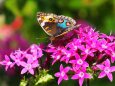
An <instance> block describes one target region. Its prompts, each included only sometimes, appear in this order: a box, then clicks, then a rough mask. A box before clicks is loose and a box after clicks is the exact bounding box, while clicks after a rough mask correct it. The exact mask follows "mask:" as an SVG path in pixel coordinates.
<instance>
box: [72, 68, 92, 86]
mask: <svg viewBox="0 0 115 86" xmlns="http://www.w3.org/2000/svg"><path fill="white" fill-rule="evenodd" d="M91 78H92V76H91V75H90V74H89V73H86V70H85V69H82V70H79V71H77V72H76V73H75V75H73V76H72V79H73V80H74V79H78V80H79V85H80V86H82V84H83V81H84V79H91Z"/></svg>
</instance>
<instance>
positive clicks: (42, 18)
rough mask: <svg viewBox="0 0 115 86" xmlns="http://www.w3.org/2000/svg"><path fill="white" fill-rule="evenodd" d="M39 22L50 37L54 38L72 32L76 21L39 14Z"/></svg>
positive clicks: (60, 16) (64, 17)
mask: <svg viewBox="0 0 115 86" xmlns="http://www.w3.org/2000/svg"><path fill="white" fill-rule="evenodd" d="M37 20H38V23H39V24H40V26H41V27H42V29H43V30H44V31H45V32H46V33H47V34H48V35H49V36H53V37H58V36H61V35H63V34H65V33H67V32H68V31H70V30H72V29H73V27H74V26H75V24H76V22H75V20H74V19H72V18H70V17H67V16H63V15H59V16H57V15H55V14H52V13H43V12H38V13H37Z"/></svg>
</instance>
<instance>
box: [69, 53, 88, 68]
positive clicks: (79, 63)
mask: <svg viewBox="0 0 115 86" xmlns="http://www.w3.org/2000/svg"><path fill="white" fill-rule="evenodd" d="M69 63H71V64H72V65H74V66H75V67H76V68H77V69H79V68H80V67H85V68H86V67H88V66H89V64H88V63H87V62H86V61H85V60H84V59H83V58H81V57H80V56H79V54H77V53H76V55H75V59H73V60H70V61H69Z"/></svg>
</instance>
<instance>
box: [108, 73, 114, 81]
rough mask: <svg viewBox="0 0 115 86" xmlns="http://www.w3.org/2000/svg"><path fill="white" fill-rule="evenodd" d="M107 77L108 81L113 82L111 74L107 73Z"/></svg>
mask: <svg viewBox="0 0 115 86" xmlns="http://www.w3.org/2000/svg"><path fill="white" fill-rule="evenodd" d="M107 77H108V78H109V80H110V81H111V82H112V81H113V76H112V74H111V73H108V74H107Z"/></svg>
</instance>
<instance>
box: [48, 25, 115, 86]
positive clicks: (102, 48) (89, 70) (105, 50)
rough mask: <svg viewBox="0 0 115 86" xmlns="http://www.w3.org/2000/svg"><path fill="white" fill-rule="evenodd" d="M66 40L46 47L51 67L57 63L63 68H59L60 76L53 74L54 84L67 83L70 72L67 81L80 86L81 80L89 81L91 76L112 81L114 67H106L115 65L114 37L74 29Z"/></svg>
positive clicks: (89, 29)
mask: <svg viewBox="0 0 115 86" xmlns="http://www.w3.org/2000/svg"><path fill="white" fill-rule="evenodd" d="M67 36H69V39H68V40H67V39H66V38H65V40H64V41H62V40H61V39H60V40H61V41H62V42H54V43H55V45H54V43H53V44H49V45H48V48H47V50H46V51H47V52H48V53H50V54H51V58H52V59H53V62H52V65H53V64H54V63H56V62H57V61H59V62H63V63H65V64H66V67H65V68H64V67H63V65H62V64H61V65H60V72H57V73H56V74H55V76H56V77H59V79H58V84H60V82H61V81H62V80H68V76H69V75H70V74H69V73H70V72H73V74H72V75H71V76H72V77H71V79H73V80H74V79H77V80H78V81H79V85H80V86H82V84H83V81H84V79H91V78H93V75H94V73H96V74H97V75H99V76H98V78H103V77H105V76H106V75H107V77H108V78H109V80H110V81H112V74H111V72H114V71H115V66H112V67H110V65H111V63H114V62H115V37H114V36H108V35H106V34H103V33H99V32H97V31H95V30H94V29H93V28H91V27H90V26H86V27H80V28H79V29H74V30H73V31H71V32H70V33H68V34H67V35H66V36H65V37H67ZM63 39H64V38H63ZM56 43H60V44H61V45H59V44H57V45H56ZM110 61H111V62H110Z"/></svg>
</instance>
